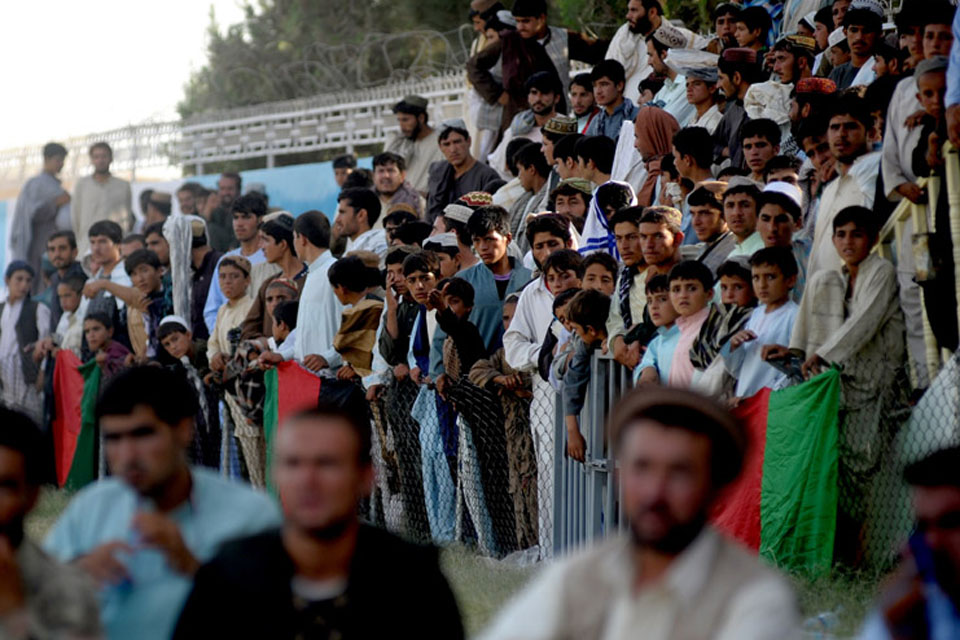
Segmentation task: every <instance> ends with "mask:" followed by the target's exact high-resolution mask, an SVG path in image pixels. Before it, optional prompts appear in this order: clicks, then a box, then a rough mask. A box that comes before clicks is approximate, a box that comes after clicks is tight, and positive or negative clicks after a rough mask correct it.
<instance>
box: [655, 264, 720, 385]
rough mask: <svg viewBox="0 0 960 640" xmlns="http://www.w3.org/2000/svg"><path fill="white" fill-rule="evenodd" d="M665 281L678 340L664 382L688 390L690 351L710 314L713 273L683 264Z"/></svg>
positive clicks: (689, 383) (699, 266)
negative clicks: (678, 335)
mask: <svg viewBox="0 0 960 640" xmlns="http://www.w3.org/2000/svg"><path fill="white" fill-rule="evenodd" d="M668 279H669V281H670V304H671V305H673V308H674V309H675V310H676V311H677V315H678V316H679V317H678V318H677V320H676V322H677V326H678V327H679V328H680V337H679V339H678V340H677V348H676V349H675V350H674V353H673V358H672V359H671V361H670V374H669V376H668V377H667V380H666V382H667V384H669V385H670V386H672V387H689V386H690V385H691V383H692V382H693V378H694V367H693V362H692V361H691V359H690V351H691V348H692V347H693V343H694V341H695V340H696V339H697V336H699V335H700V329H701V327H702V326H703V324H704V322H706V320H707V316H708V315H709V314H710V301H711V300H713V273H711V272H710V269H708V268H707V267H706V266H705V265H703V264H701V263H699V262H696V261H695V260H685V261H683V262H681V263H679V264H678V265H676V266H675V267H673V268H672V269H671V270H670V275H669V276H668Z"/></svg>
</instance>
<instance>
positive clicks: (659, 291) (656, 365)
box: [633, 275, 680, 384]
mask: <svg viewBox="0 0 960 640" xmlns="http://www.w3.org/2000/svg"><path fill="white" fill-rule="evenodd" d="M647 310H648V311H649V313H650V320H651V321H652V322H653V324H654V325H655V326H656V327H657V335H656V336H655V337H654V338H653V340H651V341H650V344H648V345H647V350H646V352H644V354H643V360H641V361H640V364H639V365H637V368H636V369H635V370H634V374H633V376H634V378H633V379H634V382H635V383H636V384H646V383H651V382H660V381H661V380H668V379H669V378H670V362H671V361H672V360H673V351H674V350H675V349H676V348H677V341H678V340H679V339H680V329H679V328H678V327H677V326H676V319H677V311H676V309H674V308H673V305H671V304H670V280H669V279H668V278H667V276H665V275H657V276H654V277H652V278H650V280H648V281H647Z"/></svg>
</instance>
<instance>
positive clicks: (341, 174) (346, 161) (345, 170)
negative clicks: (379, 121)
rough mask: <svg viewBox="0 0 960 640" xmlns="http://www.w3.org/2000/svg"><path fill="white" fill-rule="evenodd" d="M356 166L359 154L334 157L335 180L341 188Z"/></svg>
mask: <svg viewBox="0 0 960 640" xmlns="http://www.w3.org/2000/svg"><path fill="white" fill-rule="evenodd" d="M394 113H396V112H394ZM356 168H357V156H355V155H353V154H352V153H345V154H343V155H342V156H337V157H336V158H334V159H333V180H334V181H335V182H336V183H337V186H338V187H339V188H341V189H343V184H344V183H345V182H346V181H347V176H349V175H350V174H351V173H353V172H354V170H356Z"/></svg>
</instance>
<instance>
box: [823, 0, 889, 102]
mask: <svg viewBox="0 0 960 640" xmlns="http://www.w3.org/2000/svg"><path fill="white" fill-rule="evenodd" d="M883 18H884V13H883V5H881V4H880V1H879V0H853V3H852V4H851V5H850V8H849V9H848V10H847V13H846V15H845V16H844V17H843V30H844V33H845V34H846V36H847V45H848V46H849V47H850V61H849V62H847V63H845V64H842V65H840V66H839V67H836V68H834V70H833V71H831V72H830V79H831V80H833V81H834V82H836V83H837V87H839V88H840V89H846V88H847V87H853V86H859V85H868V84H870V83H871V82H873V81H874V80H875V79H876V77H877V76H876V74H875V73H874V72H873V65H874V63H875V62H876V60H875V59H874V57H873V54H874V52H875V51H876V48H877V44H878V43H879V42H880V35H881V32H882V31H883Z"/></svg>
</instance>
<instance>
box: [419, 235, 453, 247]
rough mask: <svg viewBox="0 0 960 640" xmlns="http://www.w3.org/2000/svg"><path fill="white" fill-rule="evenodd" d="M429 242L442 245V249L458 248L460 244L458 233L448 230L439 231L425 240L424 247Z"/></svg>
mask: <svg viewBox="0 0 960 640" xmlns="http://www.w3.org/2000/svg"><path fill="white" fill-rule="evenodd" d="M429 244H437V245H440V247H441V248H442V249H456V248H457V247H459V246H460V245H459V244H457V234H455V233H453V232H451V231H448V232H446V233H438V234H437V235H435V236H430V237H429V238H427V239H426V240H424V241H423V248H424V249H426V248H427V245H429Z"/></svg>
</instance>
